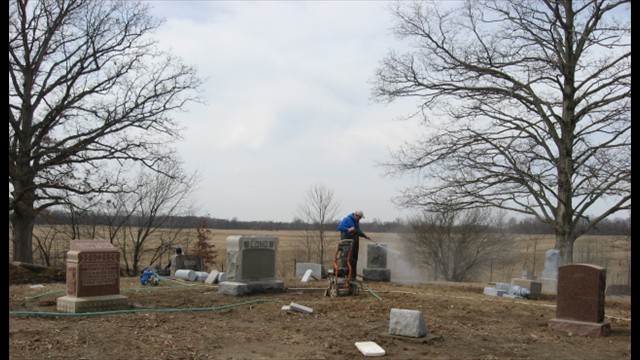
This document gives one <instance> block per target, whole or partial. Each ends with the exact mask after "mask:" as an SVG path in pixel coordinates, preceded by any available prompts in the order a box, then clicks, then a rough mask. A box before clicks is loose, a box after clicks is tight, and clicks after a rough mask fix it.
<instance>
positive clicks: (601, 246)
mask: <svg viewBox="0 0 640 360" xmlns="http://www.w3.org/2000/svg"><path fill="white" fill-rule="evenodd" d="M363 228H364V229H365V231H366V225H364V226H363ZM209 230H210V231H211V235H210V237H209V241H208V243H210V244H213V245H214V246H215V249H216V250H217V259H216V261H215V264H208V265H209V269H208V270H211V269H216V270H219V271H224V267H225V266H226V239H227V237H228V236H231V235H271V236H275V237H277V238H278V239H279V244H278V255H277V258H278V260H277V264H276V265H277V274H278V275H279V277H282V278H284V277H287V276H294V275H295V263H296V261H298V262H313V263H317V262H318V261H317V259H311V260H310V261H308V260H307V259H306V258H304V257H303V256H302V255H301V251H300V247H301V245H300V244H301V243H302V241H303V239H304V238H305V234H304V232H303V231H264V230H259V231H251V230H220V229H209ZM36 231H40V232H44V229H43V228H39V229H38V228H36ZM328 235H329V236H330V239H331V240H329V241H328V243H327V244H326V251H325V256H324V258H325V261H324V265H325V267H326V268H329V267H331V264H332V259H333V256H334V254H335V249H336V246H337V243H338V241H339V239H338V236H337V232H336V233H335V234H334V233H329V234H328ZM334 235H335V236H334ZM368 235H369V236H371V238H372V239H373V240H374V241H375V242H377V243H380V244H385V245H387V248H388V259H387V265H388V267H389V269H390V270H391V280H392V281H394V282H402V283H408V284H414V283H422V282H430V281H437V280H439V279H437V278H435V277H434V276H433V274H431V273H429V272H428V271H421V270H418V268H417V267H416V266H414V265H412V263H411V261H410V260H409V254H411V252H412V249H411V248H410V247H409V246H407V244H406V242H405V241H403V240H402V236H401V235H400V234H397V233H368ZM155 236H159V234H156V235H155ZM182 236H183V239H182V240H181V243H182V244H185V245H182V247H183V249H184V250H185V251H186V253H192V250H193V249H194V244H195V242H196V233H195V229H193V230H191V231H189V232H186V233H184V234H183V235H182ZM331 236H333V237H331ZM151 240H152V241H153V239H151ZM554 241H555V239H554V237H553V236H552V235H543V236H540V235H536V236H533V235H520V236H517V237H516V241H515V242H514V243H513V248H512V249H505V250H509V252H510V253H512V254H516V255H511V256H509V257H505V258H504V259H502V260H503V261H501V262H496V263H495V264H492V266H491V267H490V268H485V269H484V270H483V271H481V272H480V273H479V274H478V276H477V279H475V281H476V282H481V283H487V282H510V281H511V279H512V278H520V277H522V274H523V271H528V272H529V273H532V274H533V275H534V276H536V277H540V276H541V274H542V271H543V270H544V259H545V252H546V251H547V250H549V249H552V248H553V246H554ZM9 243H10V245H9V246H10V249H9V251H10V252H9V254H11V242H9ZM371 244H373V243H372V242H369V241H367V240H365V239H361V241H360V261H359V263H358V269H357V273H358V274H362V269H363V267H365V266H366V259H367V247H368V245H371ZM56 247H57V248H56V249H54V251H53V252H57V253H58V254H59V255H58V257H57V258H56V259H55V260H54V263H53V266H55V267H59V268H64V249H65V248H68V242H59V244H56ZM170 256H171V254H170V253H167V254H166V255H165V257H163V258H162V259H161V261H160V263H159V265H160V266H161V267H164V266H165V265H166V264H167V263H168V262H169V258H170ZM34 257H35V256H34ZM574 262H575V263H589V264H593V265H598V266H602V267H605V268H607V285H610V284H618V285H630V283H631V281H630V276H631V266H630V262H631V251H630V242H629V241H628V239H626V237H625V236H583V237H581V238H580V239H578V241H577V242H576V245H575V247H574ZM141 265H142V266H147V265H149V262H148V260H146V261H145V259H144V258H143V261H142V263H141Z"/></svg>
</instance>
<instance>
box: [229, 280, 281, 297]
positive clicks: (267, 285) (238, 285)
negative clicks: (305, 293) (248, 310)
mask: <svg viewBox="0 0 640 360" xmlns="http://www.w3.org/2000/svg"><path fill="white" fill-rule="evenodd" d="M218 292H219V293H221V294H224V295H232V296H241V295H249V294H254V293H272V292H284V281H280V280H264V281H251V282H246V283H243V282H235V281H223V282H220V283H218Z"/></svg>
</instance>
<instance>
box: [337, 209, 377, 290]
mask: <svg viewBox="0 0 640 360" xmlns="http://www.w3.org/2000/svg"><path fill="white" fill-rule="evenodd" d="M360 219H364V213H363V212H362V210H358V211H354V212H353V213H351V214H349V215H347V216H346V217H345V218H344V219H342V221H341V222H340V224H338V230H339V231H340V239H341V240H342V239H352V240H353V249H352V250H351V268H352V269H353V274H352V279H355V277H356V272H357V268H358V251H359V250H360V236H362V237H363V238H365V239H368V240H371V238H370V237H368V236H367V235H366V234H365V233H364V232H362V230H360Z"/></svg>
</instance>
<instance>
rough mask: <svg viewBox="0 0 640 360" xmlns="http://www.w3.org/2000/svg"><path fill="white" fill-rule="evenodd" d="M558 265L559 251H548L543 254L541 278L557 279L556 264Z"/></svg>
mask: <svg viewBox="0 0 640 360" xmlns="http://www.w3.org/2000/svg"><path fill="white" fill-rule="evenodd" d="M559 263H560V250H556V249H549V250H547V251H546V252H545V253H544V270H543V271H542V277H543V278H545V279H557V278H558V264H559Z"/></svg>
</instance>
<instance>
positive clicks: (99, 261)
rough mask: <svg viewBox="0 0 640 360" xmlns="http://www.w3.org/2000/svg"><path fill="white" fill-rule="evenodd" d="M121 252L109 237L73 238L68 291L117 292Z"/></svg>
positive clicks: (70, 293)
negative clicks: (105, 238) (94, 238)
mask: <svg viewBox="0 0 640 360" xmlns="http://www.w3.org/2000/svg"><path fill="white" fill-rule="evenodd" d="M119 293H120V253H119V252H118V249H116V248H115V247H114V246H113V245H111V244H110V243H109V242H108V241H102V240H73V241H71V245H70V250H69V251H68V252H67V295H68V296H75V297H88V296H103V295H118V294H119Z"/></svg>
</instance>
